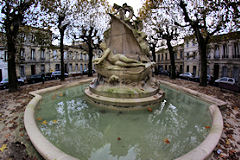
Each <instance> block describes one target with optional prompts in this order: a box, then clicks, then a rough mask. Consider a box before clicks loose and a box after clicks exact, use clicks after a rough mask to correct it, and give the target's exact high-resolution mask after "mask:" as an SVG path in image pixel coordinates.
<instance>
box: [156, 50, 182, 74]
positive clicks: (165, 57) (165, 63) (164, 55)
mask: <svg viewBox="0 0 240 160" xmlns="http://www.w3.org/2000/svg"><path fill="white" fill-rule="evenodd" d="M174 51H175V53H176V54H175V66H176V72H177V73H182V72H183V69H184V48H183V45H178V46H175V47H174ZM156 55H157V58H156V60H157V66H158V70H159V71H163V70H167V71H169V72H170V70H171V61H170V54H169V52H168V49H161V50H159V51H158V52H157V53H156Z"/></svg>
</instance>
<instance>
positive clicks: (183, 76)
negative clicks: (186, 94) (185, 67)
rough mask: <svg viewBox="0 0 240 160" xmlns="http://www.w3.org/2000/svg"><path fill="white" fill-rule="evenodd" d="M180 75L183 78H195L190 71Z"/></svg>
mask: <svg viewBox="0 0 240 160" xmlns="http://www.w3.org/2000/svg"><path fill="white" fill-rule="evenodd" d="M179 77H180V78H183V79H188V80H192V79H193V74H192V73H190V72H186V73H182V74H179Z"/></svg>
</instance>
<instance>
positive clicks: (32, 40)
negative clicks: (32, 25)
mask: <svg viewBox="0 0 240 160" xmlns="http://www.w3.org/2000/svg"><path fill="white" fill-rule="evenodd" d="M35 40H36V37H35V35H33V34H32V39H31V42H32V43H34V42H35Z"/></svg>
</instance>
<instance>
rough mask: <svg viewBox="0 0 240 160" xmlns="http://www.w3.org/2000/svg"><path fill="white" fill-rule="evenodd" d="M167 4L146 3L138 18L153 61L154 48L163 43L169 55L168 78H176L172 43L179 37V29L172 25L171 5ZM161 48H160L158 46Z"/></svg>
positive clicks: (154, 56) (154, 57) (154, 58)
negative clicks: (145, 35)
mask: <svg viewBox="0 0 240 160" xmlns="http://www.w3.org/2000/svg"><path fill="white" fill-rule="evenodd" d="M170 3H171V2H169V3H166V2H165V3H163V2H162V3H161V5H158V6H157V4H154V3H153V2H151V1H146V2H145V3H144V5H143V7H142V8H141V9H140V12H139V14H140V16H141V18H142V19H143V20H144V24H145V25H144V26H145V28H147V30H148V37H149V38H148V39H149V40H150V50H151V52H152V56H153V60H154V61H156V55H155V48H156V46H157V44H160V41H165V43H166V46H167V48H168V52H169V54H170V61H171V68H170V71H171V72H170V78H171V79H175V78H176V66H175V54H176V53H175V51H174V49H173V45H174V43H175V44H177V40H178V37H179V29H178V27H177V26H176V25H175V24H174V18H175V17H174V15H173V14H174V13H171V12H169V10H170V9H171V7H172V5H170ZM159 47H162V46H159Z"/></svg>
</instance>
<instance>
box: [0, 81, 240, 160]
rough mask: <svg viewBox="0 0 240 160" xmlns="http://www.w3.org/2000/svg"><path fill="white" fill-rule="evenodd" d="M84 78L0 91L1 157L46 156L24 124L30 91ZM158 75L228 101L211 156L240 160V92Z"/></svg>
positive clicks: (18, 159) (11, 159) (37, 159)
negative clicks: (38, 149)
mask: <svg viewBox="0 0 240 160" xmlns="http://www.w3.org/2000/svg"><path fill="white" fill-rule="evenodd" d="M83 78H86V76H81V77H75V78H67V79H66V81H65V82H61V81H59V80H54V81H46V82H45V84H42V83H37V84H32V85H24V86H21V90H20V91H18V92H16V93H9V92H8V91H7V90H3V91H0V94H1V97H0V130H1V132H0V159H4V160H22V159H27V160H40V159H42V158H41V156H40V155H39V154H38V152H37V151H36V150H35V148H34V147H33V146H32V144H31V142H30V140H29V138H28V136H27V134H26V131H25V128H24V124H23V114H24V110H25V106H26V105H27V104H28V102H29V101H30V100H31V99H32V96H31V95H29V94H28V93H29V92H31V91H34V90H38V89H42V88H47V87H51V86H55V85H60V84H65V83H71V82H73V81H75V80H78V79H83ZM157 78H160V79H162V80H166V81H169V82H171V83H175V84H178V85H181V86H183V87H186V88H190V89H193V90H197V91H199V92H202V93H205V94H207V95H211V96H214V97H216V98H218V99H221V100H223V101H225V102H227V103H228V106H227V108H222V109H221V112H222V115H223V118H224V133H223V135H222V138H221V140H220V142H219V144H218V146H217V147H216V149H215V151H214V154H212V156H211V158H210V159H213V160H216V159H220V160H225V159H228V160H237V159H238V158H237V157H240V123H239V122H240V110H239V107H240V94H239V93H233V92H226V91H221V90H220V89H219V88H217V87H213V86H207V87H200V86H199V85H198V83H195V82H191V81H186V80H181V79H176V80H170V79H169V78H168V77H165V76H161V77H159V76H158V77H157ZM217 152H218V153H217Z"/></svg>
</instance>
